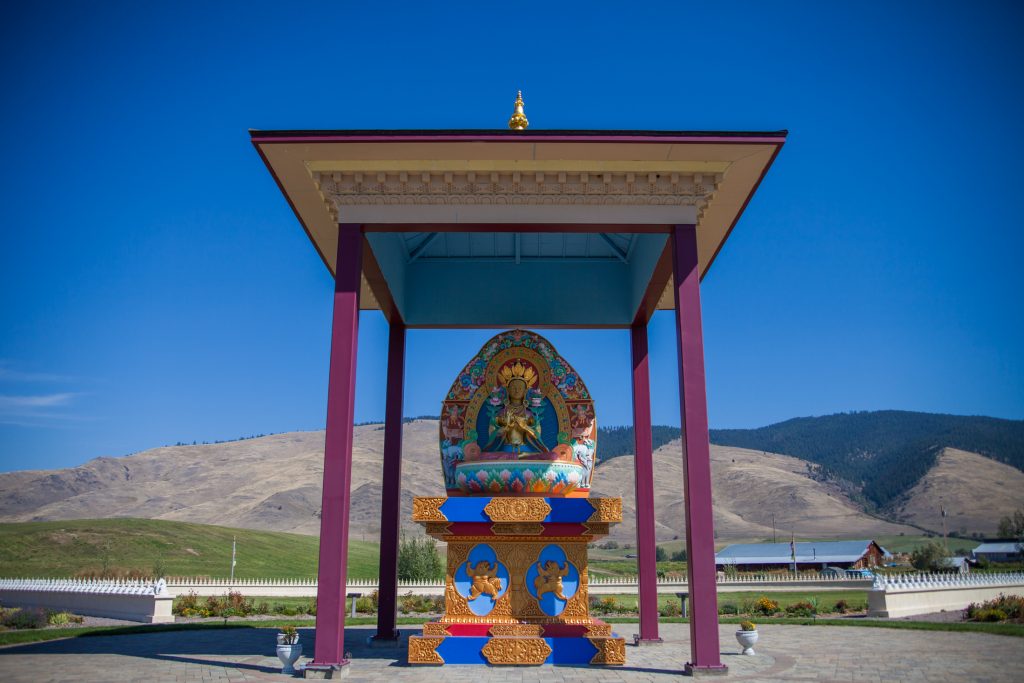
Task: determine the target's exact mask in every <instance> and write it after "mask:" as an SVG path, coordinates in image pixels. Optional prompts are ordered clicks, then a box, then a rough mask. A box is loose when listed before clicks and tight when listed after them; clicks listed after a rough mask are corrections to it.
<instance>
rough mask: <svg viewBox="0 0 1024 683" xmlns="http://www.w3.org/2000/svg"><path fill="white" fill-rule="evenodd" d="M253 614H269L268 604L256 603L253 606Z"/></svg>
mask: <svg viewBox="0 0 1024 683" xmlns="http://www.w3.org/2000/svg"><path fill="white" fill-rule="evenodd" d="M253 613H254V614H270V605H268V604H267V603H266V602H260V603H257V605H256V607H255V608H253Z"/></svg>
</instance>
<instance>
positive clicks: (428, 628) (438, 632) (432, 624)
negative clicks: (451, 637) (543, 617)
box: [423, 621, 593, 636]
mask: <svg viewBox="0 0 1024 683" xmlns="http://www.w3.org/2000/svg"><path fill="white" fill-rule="evenodd" d="M592 631H593V629H591V631H588V633H591V634H592ZM423 635H425V636H446V635H448V629H447V628H446V627H445V625H444V624H439V623H437V622H436V621H428V622H427V623H425V624H423Z"/></svg>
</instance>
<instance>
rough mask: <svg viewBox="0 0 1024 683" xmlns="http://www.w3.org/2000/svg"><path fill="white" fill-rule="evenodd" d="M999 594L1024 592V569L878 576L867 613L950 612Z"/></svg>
mask: <svg viewBox="0 0 1024 683" xmlns="http://www.w3.org/2000/svg"><path fill="white" fill-rule="evenodd" d="M1000 595H1024V572H1005V573H999V574H995V573H993V574H987V573H973V574H895V575H887V576H877V577H875V580H874V582H873V584H872V586H871V591H870V592H868V616H869V617H883V618H896V617H907V616H913V615H916V614H929V613H932V612H952V611H956V610H962V609H965V608H966V607H967V606H968V605H969V604H971V603H972V602H977V603H980V602H984V601H986V600H992V599H993V598H997V597H999V596H1000Z"/></svg>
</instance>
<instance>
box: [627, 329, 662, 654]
mask: <svg viewBox="0 0 1024 683" xmlns="http://www.w3.org/2000/svg"><path fill="white" fill-rule="evenodd" d="M630 341H631V346H632V350H633V435H634V438H635V439H636V449H635V451H634V452H635V453H636V457H635V458H634V460H633V465H634V473H635V481H636V552H637V564H638V565H639V580H640V633H639V634H637V635H635V636H633V640H634V641H636V643H637V644H638V645H642V644H650V643H660V642H661V638H659V637H658V565H657V557H656V555H655V541H656V539H655V537H654V462H653V459H654V456H653V454H652V451H653V440H652V437H651V376H650V370H649V367H648V362H647V324H646V323H642V322H639V321H638V322H635V323H633V326H632V327H631V328H630Z"/></svg>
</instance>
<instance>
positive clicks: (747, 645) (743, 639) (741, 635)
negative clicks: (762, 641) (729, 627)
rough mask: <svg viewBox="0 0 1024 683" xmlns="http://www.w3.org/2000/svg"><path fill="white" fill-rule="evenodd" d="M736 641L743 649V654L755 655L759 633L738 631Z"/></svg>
mask: <svg viewBox="0 0 1024 683" xmlns="http://www.w3.org/2000/svg"><path fill="white" fill-rule="evenodd" d="M736 640H737V641H738V642H739V644H740V647H742V648H743V654H745V655H752V654H754V643H756V642H757V631H756V630H755V631H736Z"/></svg>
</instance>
